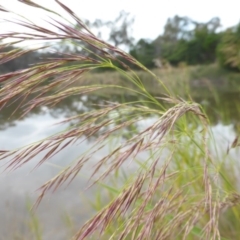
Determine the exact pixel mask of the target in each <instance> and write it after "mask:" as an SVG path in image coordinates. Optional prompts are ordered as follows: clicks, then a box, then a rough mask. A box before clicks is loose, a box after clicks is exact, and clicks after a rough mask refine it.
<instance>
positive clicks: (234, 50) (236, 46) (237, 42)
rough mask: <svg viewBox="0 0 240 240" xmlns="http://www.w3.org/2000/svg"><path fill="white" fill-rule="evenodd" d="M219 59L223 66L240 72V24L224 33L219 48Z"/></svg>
mask: <svg viewBox="0 0 240 240" xmlns="http://www.w3.org/2000/svg"><path fill="white" fill-rule="evenodd" d="M218 58H219V62H220V64H221V66H223V67H225V68H228V69H233V70H238V71H239V70H240V24H238V25H237V26H235V27H232V28H229V29H228V30H227V31H226V32H224V33H223V37H222V40H221V42H220V44H219V46H218Z"/></svg>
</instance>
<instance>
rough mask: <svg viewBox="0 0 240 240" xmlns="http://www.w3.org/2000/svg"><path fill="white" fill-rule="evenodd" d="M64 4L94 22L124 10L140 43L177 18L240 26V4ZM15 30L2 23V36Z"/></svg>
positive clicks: (37, 14) (125, 0) (37, 15)
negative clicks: (170, 19)
mask: <svg viewBox="0 0 240 240" xmlns="http://www.w3.org/2000/svg"><path fill="white" fill-rule="evenodd" d="M35 2H36V3H39V4H41V5H44V6H45V7H48V8H51V9H54V10H55V11H58V12H59V13H63V10H62V9H61V8H60V7H59V6H58V5H57V4H56V2H55V1H54V0H35ZM61 2H62V3H64V4H65V5H67V6H68V7H69V8H71V9H72V10H73V11H74V12H75V13H76V14H77V15H78V16H79V17H80V18H82V19H88V20H90V21H94V20H95V19H102V20H106V21H113V20H114V19H116V17H117V16H118V15H119V13H120V11H121V10H124V11H125V12H129V13H130V14H131V16H132V17H134V18H135V22H134V24H133V32H132V34H133V37H134V38H135V39H136V40H138V39H140V38H147V39H155V38H156V37H157V36H159V35H160V34H161V33H162V32H163V27H164V25H165V23H166V21H167V18H169V17H173V16H175V15H179V16H187V17H189V18H191V19H193V20H196V21H198V22H207V21H209V20H210V19H211V18H213V17H220V19H221V23H222V29H225V28H227V27H230V26H233V25H236V24H237V23H239V22H240V14H239V9H240V1H239V0H201V1H193V0H191V1H190V0H167V1H163V0H162V1H161V0H158V1H157V0H147V1H142V0H138V1H137V0H121V1H114V0H61ZM0 5H2V6H4V7H6V8H8V9H11V10H13V11H15V12H18V13H20V14H22V15H24V16H26V17H28V18H30V19H32V20H33V21H36V22H40V21H42V20H40V19H46V16H45V15H44V14H43V13H42V12H41V11H40V10H38V9H34V8H32V7H29V6H25V5H24V4H22V3H20V2H18V1H17V0H0ZM6 17H9V16H7V15H6V14H5V13H3V12H0V19H2V18H6ZM44 24H46V23H44ZM13 28H14V26H12V25H10V24H8V23H6V22H0V32H4V31H9V30H12V29H13Z"/></svg>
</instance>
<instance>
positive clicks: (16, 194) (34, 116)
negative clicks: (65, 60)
mask: <svg viewBox="0 0 240 240" xmlns="http://www.w3.org/2000/svg"><path fill="white" fill-rule="evenodd" d="M192 96H193V98H194V100H195V101H196V102H199V103H201V104H202V105H203V107H204V109H205V111H206V113H207V115H208V117H209V118H210V121H211V128H212V131H213V133H214V135H215V136H216V140H217V145H218V146H220V147H221V148H222V149H227V146H228V144H229V143H231V142H232V141H233V139H234V138H235V137H236V136H237V135H239V133H240V104H239V103H240V92H238V91H232V92H224V91H221V92H218V93H217V96H216V93H215V94H213V93H211V91H210V90H207V89H202V90H201V91H200V90H199V89H193V92H192ZM119 99H121V101H122V100H123V98H122V96H113V97H112V100H113V101H118V100H119ZM124 99H125V100H126V101H132V100H134V97H133V96H131V97H130V96H124ZM103 100H104V98H103V97H99V96H98V97H97V96H94V95H92V96H83V97H76V96H75V97H72V98H69V99H67V100H66V101H64V102H62V103H61V104H59V105H57V106H56V107H55V108H53V109H48V108H46V107H43V108H41V109H37V110H34V111H33V112H32V113H30V114H28V115H26V116H25V117H24V118H23V119H18V118H19V116H20V114H21V113H20V112H19V113H17V114H15V115H14V116H11V112H12V109H14V108H15V107H16V106H15V105H14V104H13V105H11V106H10V107H8V108H5V109H3V110H2V111H1V112H0V150H5V149H13V148H17V147H20V146H24V145H27V144H29V143H31V142H34V141H37V140H39V139H42V138H45V137H47V136H49V135H51V134H54V133H56V132H58V131H60V130H61V129H62V128H63V126H62V125H55V123H57V122H60V121H61V120H63V119H65V118H66V117H69V116H71V115H75V114H76V113H82V112H84V111H88V110H89V109H92V108H94V107H96V104H97V103H100V102H102V101H103ZM149 121H150V122H151V119H145V121H143V122H142V124H143V125H147V124H149ZM91 144H92V143H91V142H86V141H85V142H82V143H81V144H80V145H74V146H71V147H68V148H67V149H65V150H63V151H62V152H61V153H59V154H58V155H57V156H55V157H53V159H52V160H51V162H46V163H44V164H43V165H42V166H40V167H39V168H37V169H35V170H34V171H31V170H32V169H33V168H34V166H35V164H36V162H37V160H38V159H39V158H38V157H36V158H35V159H33V161H31V162H30V163H29V164H26V165H25V166H24V167H22V168H20V169H17V170H16V171H12V172H9V171H4V172H1V174H0V196H1V201H0V233H1V236H0V240H1V239H4V240H5V239H26V240H27V239H31V235H30V234H29V231H30V229H31V227H30V225H29V223H30V222H32V220H30V212H29V211H28V210H27V202H30V203H31V204H32V203H33V202H34V200H35V199H36V196H37V192H36V189H38V187H40V186H41V185H42V184H43V183H45V182H46V181H47V180H49V179H50V178H51V177H53V176H55V174H56V173H58V172H59V170H61V168H62V167H63V166H66V164H67V163H68V162H69V161H71V160H72V159H74V158H76V157H77V156H79V154H81V153H82V152H83V151H84V150H85V149H86V147H88V148H89V146H91ZM108 150H109V149H108V147H107V146H106V147H105V148H103V149H101V151H100V152H98V154H97V155H96V156H94V158H93V161H97V160H98V158H99V157H100V156H101V155H102V156H103V154H105V153H107V151H108ZM231 156H232V157H233V158H236V160H237V159H238V158H239V157H240V152H239V150H238V149H236V150H233V151H231ZM5 164H6V161H4V162H2V163H1V165H0V166H1V167H2V168H1V169H4V166H5ZM89 167H90V166H89ZM88 170H89V169H88V166H86V169H85V170H84V171H83V173H82V172H81V173H80V174H79V176H78V177H77V178H76V180H75V181H73V183H72V184H71V185H70V186H69V187H68V188H64V189H60V190H58V191H56V192H55V193H54V194H48V195H47V196H46V197H45V198H44V200H43V201H42V203H41V204H40V206H39V207H38V209H37V211H36V214H37V217H38V219H39V221H40V226H41V227H42V237H43V239H56V240H61V239H68V237H69V236H70V235H71V233H72V232H71V231H74V229H75V228H77V227H79V226H80V225H81V224H82V223H83V221H84V220H86V218H87V217H89V215H91V214H92V213H93V210H92V209H91V207H90V205H89V204H87V201H88V199H92V198H93V196H94V191H95V190H96V189H95V188H91V189H90V190H88V191H85V190H84V189H85V187H86V184H87V180H88V172H89V171H88ZM69 216H71V219H70V218H69ZM71 221H72V223H73V224H71ZM74 223H78V224H74ZM66 226H68V227H66ZM75 230H76V229H75Z"/></svg>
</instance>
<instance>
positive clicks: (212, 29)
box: [0, 11, 240, 73]
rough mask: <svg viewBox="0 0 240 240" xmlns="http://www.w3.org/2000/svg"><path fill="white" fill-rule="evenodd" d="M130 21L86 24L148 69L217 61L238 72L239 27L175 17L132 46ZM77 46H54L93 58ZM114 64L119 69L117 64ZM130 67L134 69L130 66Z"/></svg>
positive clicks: (26, 59)
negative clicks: (159, 31) (224, 27)
mask: <svg viewBox="0 0 240 240" xmlns="http://www.w3.org/2000/svg"><path fill="white" fill-rule="evenodd" d="M133 22H134V19H133V18H129V14H128V13H126V12H123V11H122V12H121V13H120V15H119V16H118V17H117V18H116V20H115V21H112V22H103V21H101V20H99V19H97V20H96V21H95V22H93V23H90V22H87V24H88V26H89V28H95V29H99V34H98V35H99V36H101V28H102V27H107V28H108V29H109V30H110V33H109V39H108V40H109V42H110V43H111V44H113V45H114V46H116V47H125V48H127V49H128V51H129V53H130V54H131V55H132V56H134V57H135V58H136V59H137V60H138V61H139V62H141V63H142V64H143V65H145V66H146V67H147V68H150V69H151V68H154V67H156V66H157V67H161V65H164V64H166V63H167V64H169V65H172V66H179V65H182V64H184V65H199V64H210V63H214V62H218V63H219V64H220V66H221V67H223V68H227V69H229V70H234V71H240V24H238V25H236V26H234V27H231V28H228V29H227V30H224V31H222V30H221V23H220V19H219V18H217V17H215V18H212V19H211V20H210V21H208V22H206V23H199V22H196V21H194V20H192V19H190V18H188V17H179V16H175V17H173V18H169V19H168V20H167V22H166V24H165V27H164V31H163V34H162V35H159V36H158V37H157V38H156V39H154V40H150V39H140V40H139V41H137V42H136V43H135V42H134V39H133V38H132V36H131V27H132V23H133ZM77 46H78V45H77V44H76V48H74V49H72V48H71V49H70V48H69V47H68V45H67V43H65V42H61V43H59V44H58V50H59V49H60V50H61V52H67V53H69V52H74V53H79V54H88V55H89V57H92V58H94V57H95V54H94V52H93V53H91V52H90V51H88V52H86V51H84V48H85V47H87V49H90V50H91V46H81V47H79V46H78V47H77ZM9 50H12V51H17V48H13V47H5V48H0V56H1V54H4V52H7V51H9ZM94 51H95V50H94ZM58 56H59V55H58V54H51V53H46V52H38V53H36V52H35V53H33V52H30V53H26V54H25V55H23V56H21V57H19V58H17V59H14V60H11V61H9V62H6V63H3V64H1V65H0V73H5V72H11V71H15V70H18V69H22V68H25V67H27V66H29V65H30V64H34V63H37V62H40V61H42V59H44V58H47V57H58ZM120 60H121V59H120ZM156 60H157V62H158V64H156ZM115 64H117V65H119V67H122V66H121V65H120V64H118V63H115ZM130 67H132V68H134V66H133V65H132V66H130Z"/></svg>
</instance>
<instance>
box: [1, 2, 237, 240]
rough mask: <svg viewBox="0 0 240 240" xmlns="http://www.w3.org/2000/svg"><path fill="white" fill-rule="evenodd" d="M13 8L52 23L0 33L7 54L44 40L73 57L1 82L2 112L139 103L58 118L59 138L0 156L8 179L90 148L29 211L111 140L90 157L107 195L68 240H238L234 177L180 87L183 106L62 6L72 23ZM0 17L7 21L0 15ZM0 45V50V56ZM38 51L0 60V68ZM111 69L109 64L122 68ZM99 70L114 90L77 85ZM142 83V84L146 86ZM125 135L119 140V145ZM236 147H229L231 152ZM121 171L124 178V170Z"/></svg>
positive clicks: (170, 91) (203, 118)
mask: <svg viewBox="0 0 240 240" xmlns="http://www.w3.org/2000/svg"><path fill="white" fill-rule="evenodd" d="M21 2H22V3H24V4H28V5H30V6H32V7H37V8H41V9H42V10H45V11H47V12H48V14H51V15H53V18H52V22H51V24H52V28H51V29H48V28H45V27H43V26H38V25H36V24H34V23H33V22H31V21H30V20H27V19H23V20H22V21H18V22H17V23H16V24H19V25H22V26H24V27H26V28H27V29H32V30H33V32H32V33H27V32H26V33H22V32H21V33H19V32H11V33H6V34H0V40H3V39H6V38H9V39H12V38H13V39H15V38H16V39H17V41H15V42H14V41H13V42H11V43H10V45H11V46H14V45H15V44H16V43H17V42H18V41H25V40H33V41H37V40H48V41H49V42H48V45H47V46H45V48H47V47H49V48H51V45H53V44H54V43H52V42H51V41H52V40H56V39H58V40H64V41H68V42H69V44H74V45H77V46H79V47H80V48H81V49H82V51H81V53H78V54H75V53H68V54H66V53H62V57H61V58H53V59H48V60H47V61H45V62H42V63H39V64H37V65H35V66H30V67H29V68H27V69H23V70H19V71H16V72H10V73H8V74H4V75H1V76H0V82H1V83H2V84H3V87H2V88H1V89H0V107H1V108H4V107H6V106H7V104H9V102H11V101H13V100H15V101H16V100H19V99H21V101H19V107H20V108H23V110H22V111H23V112H22V116H24V115H26V114H27V113H29V112H30V111H33V110H34V109H36V108H38V107H42V106H47V107H49V108H50V107H52V106H55V105H56V104H58V103H59V102H61V101H62V100H64V99H66V98H68V97H70V96H75V95H77V96H78V95H80V96H81V95H90V94H95V93H100V92H104V91H110V90H112V89H114V90H121V91H123V92H124V93H125V94H126V95H134V96H138V100H134V101H128V102H125V101H122V102H116V101H112V99H111V98H109V99H107V100H106V101H105V102H104V103H101V104H100V105H99V106H98V108H95V109H92V110H90V111H87V112H83V113H80V114H78V115H75V116H71V117H69V118H67V119H66V120H65V121H64V123H66V122H71V123H72V122H73V124H71V125H70V127H68V128H66V129H65V130H64V131H62V132H59V133H58V134H55V135H52V136H49V137H48V138H46V139H43V140H41V141H38V142H35V143H32V144H30V145H28V146H25V147H23V148H20V149H10V150H5V151H1V152H0V160H3V159H6V158H7V159H8V166H7V169H10V170H16V169H17V168H19V167H21V166H22V165H24V164H27V163H28V162H29V161H31V160H32V159H33V157H35V156H37V155H39V154H40V153H41V154H42V155H41V156H42V158H41V159H40V161H39V163H38V164H37V167H40V166H41V164H43V163H44V162H45V161H47V160H49V159H50V158H51V157H52V156H54V155H56V154H57V153H58V152H59V151H61V150H63V149H65V148H67V147H68V146H69V145H72V144H75V143H76V142H77V141H78V140H79V139H82V138H84V139H86V140H88V139H94V145H93V146H91V147H89V149H87V150H86V151H85V152H84V154H82V155H80V156H79V157H78V158H77V159H75V160H74V159H73V161H72V164H70V165H69V166H67V167H65V168H64V169H63V170H62V171H61V172H59V174H58V175H56V176H55V177H54V178H53V179H50V180H49V181H48V182H46V183H45V184H44V185H43V186H41V188H40V194H39V198H38V200H37V202H36V205H38V204H40V202H41V200H42V198H43V197H44V196H45V194H47V192H49V191H51V190H53V191H55V190H56V189H58V188H59V187H60V186H62V185H64V184H65V183H67V182H71V181H72V180H74V179H75V177H76V176H77V175H78V174H79V172H81V170H82V168H83V167H84V166H85V165H86V163H88V162H90V160H91V158H92V157H93V155H96V154H97V153H98V151H99V150H100V149H102V148H103V147H104V146H106V145H108V144H109V142H110V141H112V139H113V138H116V137H119V138H120V139H121V140H120V141H118V142H117V143H116V144H114V146H113V147H112V149H111V150H110V151H109V152H108V154H107V155H106V156H104V157H99V159H98V162H97V163H96V165H95V166H93V168H92V173H91V177H90V182H91V184H90V185H96V184H97V185H98V186H99V187H100V188H101V189H104V190H105V192H107V193H108V195H107V197H105V199H104V201H102V200H101V199H102V195H101V194H99V195H98V194H96V202H94V201H92V204H93V206H94V207H95V208H96V209H97V214H96V215H95V216H94V217H93V218H91V219H90V220H89V221H87V222H86V223H85V224H84V225H83V226H79V230H78V231H77V232H76V233H75V234H74V236H73V238H74V239H79V240H80V239H87V238H90V236H93V237H96V239H134V240H135V239H139V240H140V239H163V240H164V239H189V240H190V239H237V237H238V236H240V226H239V225H240V221H239V220H240V218H239V214H238V212H239V211H238V210H239V203H240V195H239V194H238V188H237V182H238V181H237V174H238V169H237V166H236V164H235V163H234V162H233V161H232V159H231V158H230V156H229V155H228V154H219V152H218V150H216V149H217V147H216V146H214V145H215V141H214V137H213V136H212V133H211V131H210V128H209V119H208V117H207V115H206V114H205V112H204V110H203V109H202V107H201V105H199V104H197V103H195V102H193V101H192V100H191V96H188V94H189V92H188V90H189V89H188V88H187V87H186V94H185V97H186V98H187V97H188V99H187V100H184V99H183V98H182V97H183V94H182V93H180V94H179V93H178V94H179V95H180V96H181V97H178V96H177V95H176V91H175V90H173V89H172V88H171V87H169V86H168V84H167V83H166V82H167V80H165V81H162V80H160V79H159V78H158V77H157V76H156V74H155V73H154V72H151V71H149V70H148V69H146V68H145V67H144V66H143V65H141V63H139V62H137V61H136V60H135V59H134V58H133V57H132V56H130V55H128V54H127V53H125V52H123V51H121V50H120V49H118V48H116V47H114V46H112V45H110V44H108V43H106V42H104V41H102V40H100V39H98V38H97V37H96V36H95V35H94V34H93V33H92V32H91V31H90V30H89V29H88V28H87V27H86V26H85V25H84V24H83V22H82V21H81V20H80V19H79V18H78V17H77V16H76V14H75V13H74V12H73V11H72V10H70V9H69V8H68V7H67V6H65V5H63V4H62V3H61V2H59V1H56V2H57V3H58V4H59V5H60V6H61V7H62V8H63V9H64V10H65V11H66V12H67V13H69V14H70V16H71V17H72V19H73V20H74V23H73V24H72V23H71V22H67V20H65V19H64V18H61V16H59V14H58V13H56V12H54V11H51V10H49V9H46V8H44V7H42V6H40V5H38V4H36V3H34V2H32V1H25V0H24V1H21ZM0 10H1V11H5V12H7V13H9V14H10V12H9V11H8V10H7V9H5V8H3V7H0ZM54 17H55V18H54ZM59 17H60V19H61V20H59ZM54 19H55V20H54ZM76 26H77V27H76ZM53 27H54V28H55V30H53ZM8 44H9V43H8ZM5 46H6V44H4V43H1V45H0V48H3V49H4V48H5ZM86 46H87V47H86ZM37 50H38V49H31V50H23V49H16V50H14V51H7V52H3V53H1V60H0V62H1V63H4V62H7V61H10V60H11V59H14V58H17V57H19V56H21V55H22V54H25V53H26V52H27V51H37ZM121 59H124V62H123V61H122V60H121ZM113 62H118V63H119V64H120V65H121V68H118V67H116V66H115V65H114V64H113ZM128 63H129V65H133V64H134V65H136V66H138V68H141V69H142V72H141V73H140V74H137V73H135V72H134V71H132V70H131V69H129V67H128ZM99 68H107V69H109V68H111V69H113V70H116V71H117V72H118V74H120V75H121V76H122V77H121V81H117V82H115V81H113V80H109V81H105V80H104V81H100V80H99V81H97V82H94V83H93V82H92V81H90V82H89V81H87V80H86V78H84V77H85V76H88V75H87V74H89V73H91V72H92V71H95V70H96V69H99ZM173 71H174V70H173ZM113 74H114V73H113ZM146 75H148V76H149V77H148V78H145V76H146ZM142 78H143V80H142ZM147 79H151V84H155V85H154V86H155V87H156V88H158V89H159V93H161V94H159V96H156V93H157V91H156V92H155V93H154V94H152V93H151V92H150V91H149V85H151V84H149V83H147ZM178 84H179V83H178ZM26 100H27V101H26ZM163 102H164V103H165V104H164V103H163ZM14 113H15V112H13V113H12V114H14ZM146 116H154V119H155V121H154V122H153V123H151V124H150V126H147V127H145V128H144V129H141V130H137V128H136V126H137V125H138V124H139V123H140V122H141V121H144V119H145V117H146ZM125 129H128V132H127V134H126V133H125V137H122V136H123V132H124V131H125ZM238 145H239V143H238V138H237V140H235V142H234V143H233V144H232V146H231V148H235V147H237V146H238ZM212 146H214V147H212ZM129 166H132V167H133V169H132V170H131V171H126V170H127V169H128V167H129ZM110 183H111V184H110ZM106 202H107V203H106ZM33 223H34V225H32V230H33V231H34V233H35V234H36V236H37V238H38V239H41V236H39V234H40V231H39V228H38V224H39V223H38V222H36V219H35V218H34V219H33Z"/></svg>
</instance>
